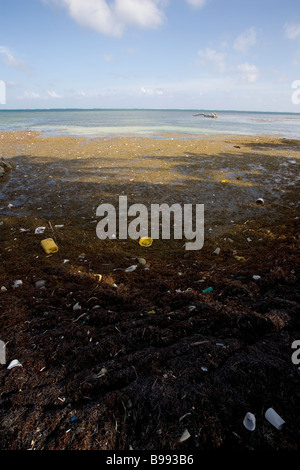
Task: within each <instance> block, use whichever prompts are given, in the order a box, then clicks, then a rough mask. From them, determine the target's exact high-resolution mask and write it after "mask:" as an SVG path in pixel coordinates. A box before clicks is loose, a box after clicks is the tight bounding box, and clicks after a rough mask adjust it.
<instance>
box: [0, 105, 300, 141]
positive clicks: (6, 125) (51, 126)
mask: <svg viewBox="0 0 300 470" xmlns="http://www.w3.org/2000/svg"><path fill="white" fill-rule="evenodd" d="M202 112H204V113H211V112H217V114H218V118H217V119H211V118H207V117H204V116H195V114H197V113H202ZM19 130H32V131H42V132H43V133H45V134H46V135H66V136H77V137H103V136H116V135H131V136H132V135H134V136H151V137H157V138H163V137H164V136H166V135H169V134H179V135H182V136H183V137H184V136H187V135H195V136H201V135H218V134H219V135H222V134H232V135H233V134H239V135H274V136H278V137H284V138H292V139H299V138H300V113H263V112H242V111H218V110H216V111H215V110H213V111H206V110H204V111H203V110H142V109H140V110H122V109H120V110H117V109H113V110H106V109H94V110H86V109H67V110H62V109H51V110H50V109H49V110H0V131H19Z"/></svg>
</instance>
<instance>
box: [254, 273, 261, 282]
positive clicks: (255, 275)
mask: <svg viewBox="0 0 300 470" xmlns="http://www.w3.org/2000/svg"><path fill="white" fill-rule="evenodd" d="M252 278H253V279H254V281H258V280H259V279H261V276H258V274H254V276H252Z"/></svg>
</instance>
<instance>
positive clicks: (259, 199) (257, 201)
mask: <svg viewBox="0 0 300 470" xmlns="http://www.w3.org/2000/svg"><path fill="white" fill-rule="evenodd" d="M264 203H265V201H264V200H263V198H262V197H259V198H258V199H257V200H256V204H261V205H264Z"/></svg>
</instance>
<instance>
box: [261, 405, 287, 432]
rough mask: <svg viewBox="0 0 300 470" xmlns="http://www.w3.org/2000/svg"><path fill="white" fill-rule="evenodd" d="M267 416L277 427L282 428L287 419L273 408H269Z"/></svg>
mask: <svg viewBox="0 0 300 470" xmlns="http://www.w3.org/2000/svg"><path fill="white" fill-rule="evenodd" d="M265 418H266V419H267V420H268V421H269V423H271V424H272V425H273V426H275V428H277V429H279V431H280V430H281V429H282V426H283V425H284V424H285V421H284V420H283V419H282V418H281V416H279V414H277V413H276V411H275V410H274V409H273V408H268V409H267V411H266V412H265Z"/></svg>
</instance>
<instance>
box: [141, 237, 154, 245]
mask: <svg viewBox="0 0 300 470" xmlns="http://www.w3.org/2000/svg"><path fill="white" fill-rule="evenodd" d="M152 243H153V240H152V238H150V237H142V238H140V240H139V244H140V245H141V246H146V247H148V246H151V245H152Z"/></svg>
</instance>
